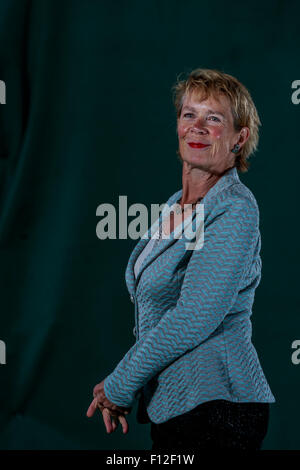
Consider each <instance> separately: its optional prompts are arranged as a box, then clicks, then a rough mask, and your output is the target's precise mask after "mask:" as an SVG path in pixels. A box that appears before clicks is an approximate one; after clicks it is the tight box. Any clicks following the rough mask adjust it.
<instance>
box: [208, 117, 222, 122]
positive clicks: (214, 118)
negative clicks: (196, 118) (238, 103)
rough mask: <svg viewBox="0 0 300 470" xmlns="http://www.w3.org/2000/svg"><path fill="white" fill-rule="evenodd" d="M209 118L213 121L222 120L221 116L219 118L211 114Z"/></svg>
mask: <svg viewBox="0 0 300 470" xmlns="http://www.w3.org/2000/svg"><path fill="white" fill-rule="evenodd" d="M208 118H209V119H212V120H213V121H215V122H221V121H220V119H219V118H217V116H209V117H208Z"/></svg>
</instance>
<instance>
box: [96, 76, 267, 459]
mask: <svg viewBox="0 0 300 470" xmlns="http://www.w3.org/2000/svg"><path fill="white" fill-rule="evenodd" d="M174 91H175V97H174V103H175V107H176V112H177V134H178V144H179V150H178V152H179V155H180V161H181V163H182V189H180V190H179V191H176V192H175V193H174V194H173V195H172V196H171V197H170V198H169V199H168V201H167V204H168V205H169V206H172V205H173V204H175V203H177V204H179V205H180V207H181V209H182V214H180V209H179V214H180V216H179V217H182V219H183V218H184V216H185V214H184V212H185V211H183V208H184V206H185V205H186V204H191V207H192V213H191V217H194V216H195V215H196V213H197V209H198V204H203V207H204V217H203V220H204V243H203V245H202V246H201V249H199V250H189V249H187V248H186V243H185V241H186V240H185V237H182V238H177V237H175V236H170V237H169V238H168V239H161V240H158V242H157V243H151V242H153V240H150V238H151V228H150V229H149V233H148V237H143V238H142V239H141V240H139V241H138V243H137V245H136V246H135V248H134V250H133V252H132V253H131V255H130V258H129V261H128V265H127V268H126V283H127V288H128V291H129V294H130V298H131V299H132V301H133V302H134V305H135V321H136V324H135V336H136V342H135V344H134V345H133V346H132V348H131V349H130V350H129V351H128V352H127V353H126V354H125V356H124V357H123V358H122V359H121V361H120V362H119V364H117V366H116V367H115V369H114V370H113V371H112V373H111V374H110V375H108V377H106V378H105V379H104V380H102V382H100V383H99V384H97V385H96V386H95V388H94V390H93V395H94V400H93V401H92V403H91V405H90V408H89V410H88V416H92V414H93V413H94V409H95V407H96V406H97V405H99V404H100V407H101V409H102V410H103V412H104V410H106V411H105V413H104V419H105V425H106V427H107V429H108V432H111V431H114V430H115V429H116V426H117V424H116V422H114V423H111V422H110V421H109V420H108V414H107V413H108V411H109V413H110V414H111V417H112V419H116V415H117V416H118V414H119V415H120V416H122V418H123V432H127V431H128V428H127V427H126V428H124V426H125V422H126V420H125V415H126V413H128V412H129V411H130V410H131V407H132V405H133V403H134V401H135V399H136V398H139V407H138V413H137V419H138V421H139V422H140V423H151V437H152V440H153V446H152V449H155V450H164V449H177V450H181V449H192V448H195V449H196V448H197V449H243V450H247V449H260V448H261V445H262V442H263V439H264V437H265V435H266V433H267V428H268V419H269V403H273V402H275V398H274V396H273V394H272V391H271V389H270V387H269V384H268V382H267V379H266V377H265V375H264V373H263V370H262V367H261V364H260V361H259V359H258V355H257V352H256V350H255V347H254V345H253V344H252V342H251V333H252V325H251V321H250V317H251V315H252V305H253V301H254V294H255V289H256V287H257V286H258V284H259V282H260V278H261V258H260V247H261V237H260V230H259V209H258V205H257V202H256V199H255V197H254V195H253V193H252V192H251V191H250V189H249V188H248V187H247V186H245V185H244V184H243V183H242V182H241V181H240V179H239V176H238V170H239V171H241V172H245V171H247V170H248V168H249V162H248V158H249V156H250V155H251V154H252V153H253V152H254V151H255V150H256V148H257V143H258V127H259V125H260V120H259V117H258V114H257V111H256V108H255V106H254V103H253V101H252V99H251V96H250V94H249V92H248V91H247V89H246V88H245V87H244V86H243V85H242V84H241V83H240V82H239V81H238V80H237V79H236V78H234V77H232V76H230V75H227V74H224V73H222V72H219V71H216V70H208V69H197V70H195V71H193V72H192V73H191V74H190V75H189V76H188V77H187V79H186V80H183V81H180V82H178V83H177V84H176V85H175V87H174ZM199 201H201V202H199ZM177 215H178V214H177ZM177 219H178V218H177ZM158 224H159V233H160V234H162V233H163V231H164V228H166V227H167V233H168V234H171V232H173V234H174V233H175V227H176V228H177V223H176V218H175V219H174V212H173V211H170V212H168V213H167V221H166V220H165V218H164V217H162V215H161V216H160V217H159V221H158ZM149 240H150V241H149ZM148 243H149V244H148ZM124 420H125V421H124Z"/></svg>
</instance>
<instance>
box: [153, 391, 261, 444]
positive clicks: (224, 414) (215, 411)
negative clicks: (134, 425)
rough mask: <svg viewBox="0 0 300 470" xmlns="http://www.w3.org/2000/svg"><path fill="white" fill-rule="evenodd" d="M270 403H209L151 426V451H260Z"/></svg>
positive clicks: (217, 401) (218, 401)
mask: <svg viewBox="0 0 300 470" xmlns="http://www.w3.org/2000/svg"><path fill="white" fill-rule="evenodd" d="M268 423H269V403H254V402H247V403H241V402H239V403H237V402H231V401H228V400H212V401H208V402H205V403H201V404H200V405H198V406H197V407H196V408H194V409H193V410H191V411H189V412H187V413H184V414H182V415H179V416H176V417H175V418H171V419H169V420H168V421H165V422H164V423H160V424H155V423H153V422H151V438H152V450H157V451H159V450H167V449H170V450H171V449H173V450H176V451H179V450H181V449H190V450H191V449H195V450H197V449H239V450H260V449H261V445H262V442H263V439H264V437H265V435H266V434H267V430H268Z"/></svg>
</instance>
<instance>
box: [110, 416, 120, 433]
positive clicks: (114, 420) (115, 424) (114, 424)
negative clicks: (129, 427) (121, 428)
mask: <svg viewBox="0 0 300 470" xmlns="http://www.w3.org/2000/svg"><path fill="white" fill-rule="evenodd" d="M111 420H112V431H115V430H116V429H117V427H118V425H119V418H118V416H112V415H111Z"/></svg>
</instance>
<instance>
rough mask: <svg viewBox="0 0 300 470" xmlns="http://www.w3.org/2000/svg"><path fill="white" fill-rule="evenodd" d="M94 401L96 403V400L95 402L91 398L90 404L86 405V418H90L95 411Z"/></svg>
mask: <svg viewBox="0 0 300 470" xmlns="http://www.w3.org/2000/svg"><path fill="white" fill-rule="evenodd" d="M95 403H97V401H96V402H95V400H93V401H92V402H91V404H90V406H89V407H88V410H87V412H86V415H87V417H88V418H91V417H92V416H93V414H94V413H95V411H96V406H95Z"/></svg>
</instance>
